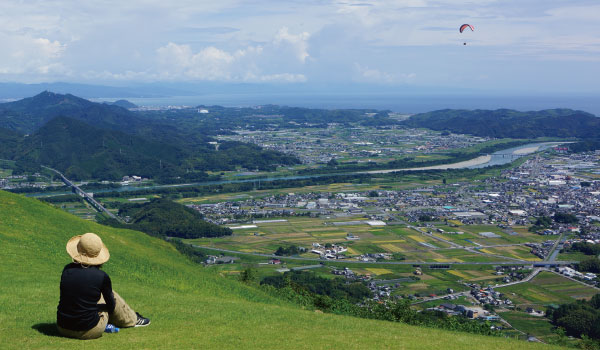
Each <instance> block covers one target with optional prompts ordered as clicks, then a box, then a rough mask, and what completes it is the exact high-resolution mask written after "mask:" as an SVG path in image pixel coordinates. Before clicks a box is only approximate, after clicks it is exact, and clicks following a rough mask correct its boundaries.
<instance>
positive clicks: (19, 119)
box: [0, 91, 143, 134]
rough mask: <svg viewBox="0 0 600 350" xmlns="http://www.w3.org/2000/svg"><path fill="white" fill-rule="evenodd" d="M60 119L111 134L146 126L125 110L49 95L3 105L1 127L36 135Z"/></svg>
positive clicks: (72, 97)
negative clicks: (102, 129)
mask: <svg viewBox="0 0 600 350" xmlns="http://www.w3.org/2000/svg"><path fill="white" fill-rule="evenodd" d="M58 116H65V117H70V118H74V119H79V120H81V121H84V122H86V123H87V124H90V125H93V126H97V127H102V128H105V129H111V130H131V129H132V128H133V129H135V128H136V127H137V126H139V125H140V124H141V123H143V120H141V119H140V118H139V117H137V116H136V115H135V114H133V113H131V112H130V111H128V110H126V109H124V108H122V107H119V106H116V105H109V104H100V103H94V102H91V101H88V100H85V99H83V98H79V97H77V96H73V95H71V94H66V95H61V94H55V93H52V92H49V91H44V92H42V93H40V94H38V95H35V96H33V97H28V98H24V99H22V100H19V101H14V102H7V103H2V104H0V127H3V128H6V129H11V130H14V131H17V132H19V133H23V134H30V133H32V132H34V131H36V130H37V129H39V128H41V127H42V126H43V125H44V124H46V123H47V122H48V121H50V120H51V119H53V118H55V117H58Z"/></svg>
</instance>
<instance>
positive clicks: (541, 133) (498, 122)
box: [403, 108, 600, 138]
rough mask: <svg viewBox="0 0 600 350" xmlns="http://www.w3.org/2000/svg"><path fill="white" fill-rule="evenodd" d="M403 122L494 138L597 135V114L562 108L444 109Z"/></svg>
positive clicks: (598, 123) (598, 132) (598, 130)
mask: <svg viewBox="0 0 600 350" xmlns="http://www.w3.org/2000/svg"><path fill="white" fill-rule="evenodd" d="M403 124H404V125H406V126H409V127H418V128H429V129H433V130H439V131H444V130H445V131H451V132H454V133H461V134H471V135H475V136H486V137H495V138H507V137H510V138H535V137H576V138H597V137H598V135H600V118H598V117H596V116H594V115H593V114H590V113H587V112H583V111H577V110H572V109H566V108H560V109H546V110H541V111H529V112H520V111H515V110H512V109H497V110H483V109H477V110H462V109H444V110H438V111H433V112H428V113H420V114H416V115H413V116H412V117H410V118H409V119H407V120H406V121H404V123H403Z"/></svg>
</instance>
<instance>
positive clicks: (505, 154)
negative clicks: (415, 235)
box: [27, 142, 564, 197]
mask: <svg viewBox="0 0 600 350" xmlns="http://www.w3.org/2000/svg"><path fill="white" fill-rule="evenodd" d="M562 143H564V142H562ZM562 143H561V142H538V143H528V144H525V145H522V146H518V147H512V148H507V149H504V150H500V151H497V152H494V153H492V154H489V155H481V156H478V157H476V158H473V159H470V160H465V161H462V162H457V163H449V164H440V165H433V166H428V167H421V168H402V169H386V170H371V171H357V172H349V173H334V174H314V175H294V176H281V177H264V178H253V179H241V180H218V181H205V182H195V183H186V184H172V185H155V186H121V187H119V188H112V189H102V190H96V191H94V193H103V192H129V191H137V190H148V189H159V188H169V187H184V186H206V185H220V184H227V183H245V182H260V181H263V182H264V181H275V180H298V179H310V178H317V177H324V176H336V175H359V174H385V173H392V172H397V171H425V170H446V169H465V168H468V169H474V168H485V167H488V166H494V165H503V164H507V163H510V162H512V161H514V160H516V159H518V158H520V157H522V156H525V155H528V154H531V153H535V152H539V151H543V150H546V149H548V148H550V147H555V146H557V145H559V144H562ZM70 193H71V192H70V191H69V192H48V193H39V194H37V193H36V194H30V195H27V196H28V197H49V196H58V195H65V194H70Z"/></svg>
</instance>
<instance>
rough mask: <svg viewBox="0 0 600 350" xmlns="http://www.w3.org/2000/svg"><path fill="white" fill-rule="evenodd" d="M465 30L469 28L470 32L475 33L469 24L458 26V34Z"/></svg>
mask: <svg viewBox="0 0 600 350" xmlns="http://www.w3.org/2000/svg"><path fill="white" fill-rule="evenodd" d="M467 28H471V31H472V32H473V31H475V28H473V26H472V25H470V24H463V25H462V26H460V32H461V33H462V32H463V31H464V30H465V29H467Z"/></svg>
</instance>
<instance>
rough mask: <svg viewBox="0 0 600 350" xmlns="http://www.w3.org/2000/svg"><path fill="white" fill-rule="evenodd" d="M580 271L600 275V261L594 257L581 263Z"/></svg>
mask: <svg viewBox="0 0 600 350" xmlns="http://www.w3.org/2000/svg"><path fill="white" fill-rule="evenodd" d="M579 271H583V272H593V273H600V259H598V258H596V257H593V258H587V259H585V260H582V261H581V262H579Z"/></svg>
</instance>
